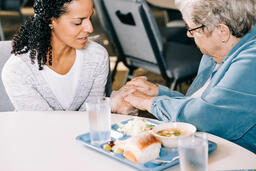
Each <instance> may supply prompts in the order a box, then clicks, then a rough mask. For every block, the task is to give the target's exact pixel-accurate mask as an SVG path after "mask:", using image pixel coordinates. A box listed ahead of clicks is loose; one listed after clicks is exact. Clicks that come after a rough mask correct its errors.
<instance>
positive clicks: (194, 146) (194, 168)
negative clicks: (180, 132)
mask: <svg viewBox="0 0 256 171" xmlns="http://www.w3.org/2000/svg"><path fill="white" fill-rule="evenodd" d="M178 151H179V155H180V170H181V171H207V170H208V138H207V133H203V132H199V133H195V134H194V135H192V136H187V137H182V138H180V139H179V140H178Z"/></svg>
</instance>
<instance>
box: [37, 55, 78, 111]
mask: <svg viewBox="0 0 256 171" xmlns="http://www.w3.org/2000/svg"><path fill="white" fill-rule="evenodd" d="M81 63H82V56H81V53H79V50H76V59H75V62H74V64H73V66H72V67H71V69H70V70H69V72H68V73H66V74H65V75H61V74H58V73H56V72H55V71H53V70H52V69H51V68H49V67H48V66H47V65H45V66H44V69H43V70H41V72H42V75H43V77H44V79H45V80H46V82H47V84H48V85H49V87H50V89H51V90H52V92H53V94H54V95H55V96H56V98H57V99H58V101H59V102H60V104H61V105H62V107H63V108H64V109H68V108H69V106H70V105H71V103H72V101H73V99H74V97H75V92H76V88H77V83H78V79H79V74H80V72H81V67H82V66H81Z"/></svg>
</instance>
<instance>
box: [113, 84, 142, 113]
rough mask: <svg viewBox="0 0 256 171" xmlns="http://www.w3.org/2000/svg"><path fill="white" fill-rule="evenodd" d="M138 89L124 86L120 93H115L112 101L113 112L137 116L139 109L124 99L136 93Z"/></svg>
mask: <svg viewBox="0 0 256 171" xmlns="http://www.w3.org/2000/svg"><path fill="white" fill-rule="evenodd" d="M135 91H136V89H135V88H132V87H125V86H123V87H122V88H120V89H119V90H118V91H113V92H112V94H111V96H110V99H111V112H112V113H119V114H133V115H135V114H137V113H138V109H136V108H134V107H133V106H132V105H131V104H129V103H127V102H126V101H124V98H125V97H126V96H127V95H129V94H131V93H133V92H135Z"/></svg>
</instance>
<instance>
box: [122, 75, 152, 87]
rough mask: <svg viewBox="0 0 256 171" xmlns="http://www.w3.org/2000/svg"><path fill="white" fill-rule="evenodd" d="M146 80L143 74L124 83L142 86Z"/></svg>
mask: <svg viewBox="0 0 256 171" xmlns="http://www.w3.org/2000/svg"><path fill="white" fill-rule="evenodd" d="M147 82H148V81H147V77H145V76H140V77H136V78H134V79H132V80H131V81H129V82H127V83H126V85H128V86H132V85H134V86H143V84H146V83H147Z"/></svg>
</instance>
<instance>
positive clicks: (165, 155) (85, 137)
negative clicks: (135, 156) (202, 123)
mask: <svg viewBox="0 0 256 171" xmlns="http://www.w3.org/2000/svg"><path fill="white" fill-rule="evenodd" d="M129 120H131V119H129ZM129 120H126V121H123V122H121V123H122V124H127V123H128V121H129ZM147 121H148V122H150V123H152V124H153V125H158V124H159V122H156V121H152V120H147ZM118 128H119V125H118V124H113V125H112V126H111V129H112V131H114V132H118V134H120V133H121V132H119V131H118ZM111 136H112V133H111ZM129 137H130V136H128V135H126V134H123V133H121V136H120V137H119V138H118V140H125V139H127V138H129ZM76 140H79V141H81V142H82V143H83V144H84V145H85V146H87V147H89V148H92V149H94V150H96V151H98V152H100V153H103V154H105V155H107V156H110V157H112V158H114V159H116V160H119V161H121V162H123V163H125V164H128V165H130V166H132V167H134V168H136V169H139V170H143V171H146V170H147V171H148V170H152V171H159V170H164V169H166V168H169V167H171V166H174V165H176V164H178V163H179V160H175V161H173V162H171V163H162V164H155V163H152V162H150V161H149V162H146V163H134V162H132V161H130V160H127V159H126V158H124V157H123V153H120V154H116V153H113V152H110V151H107V150H104V149H103V146H104V145H105V144H101V145H99V146H97V145H92V144H91V142H90V133H85V134H82V135H79V136H77V137H76ZM111 140H113V141H116V140H117V138H116V137H111ZM216 148H217V144H216V143H215V142H212V141H208V150H209V153H210V152H212V151H214V150H215V149H216ZM178 155H179V154H178V152H177V150H176V149H175V148H166V147H163V146H162V147H161V150H160V154H159V156H160V157H159V158H158V159H160V160H171V159H173V158H174V157H176V156H178Z"/></svg>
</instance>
